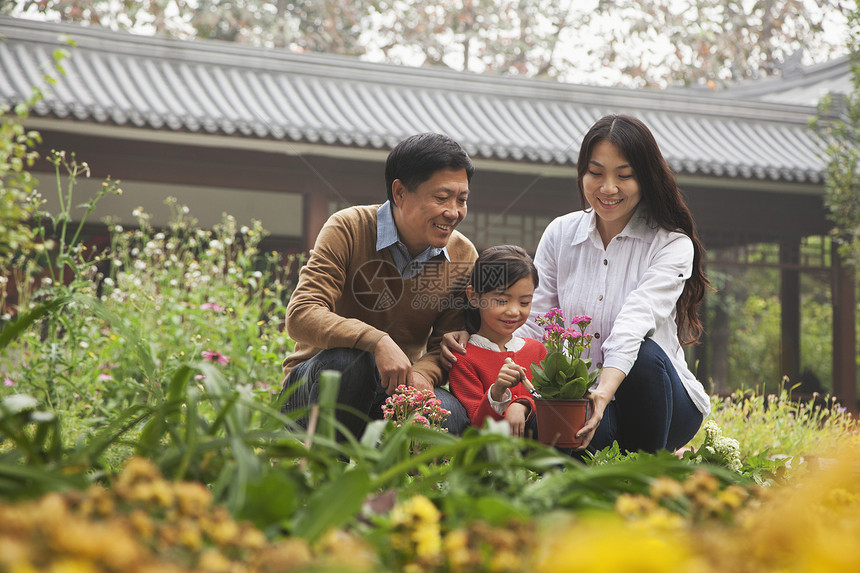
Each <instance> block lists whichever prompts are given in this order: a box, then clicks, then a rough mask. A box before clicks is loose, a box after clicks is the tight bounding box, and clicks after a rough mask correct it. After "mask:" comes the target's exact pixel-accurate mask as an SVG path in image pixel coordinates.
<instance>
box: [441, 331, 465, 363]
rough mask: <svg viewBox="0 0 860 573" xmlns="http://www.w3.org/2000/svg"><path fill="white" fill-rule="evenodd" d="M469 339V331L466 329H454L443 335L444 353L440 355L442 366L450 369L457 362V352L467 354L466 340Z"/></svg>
mask: <svg viewBox="0 0 860 573" xmlns="http://www.w3.org/2000/svg"><path fill="white" fill-rule="evenodd" d="M468 341H469V333H468V332H466V331H465V330H452V331H451V332H446V333H445V334H443V335H442V342H441V343H440V346H441V347H442V353H441V354H440V355H439V359H440V360H439V361H440V362H441V363H442V368H444V369H445V370H450V369H451V367H452V366H454V363H455V362H457V356H456V355H457V354H466V342H468Z"/></svg>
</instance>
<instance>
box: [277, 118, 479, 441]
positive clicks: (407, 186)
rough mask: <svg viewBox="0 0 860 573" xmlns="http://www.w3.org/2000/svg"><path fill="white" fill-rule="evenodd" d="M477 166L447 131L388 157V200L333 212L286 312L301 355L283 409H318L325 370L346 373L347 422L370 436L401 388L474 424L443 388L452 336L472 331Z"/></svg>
mask: <svg viewBox="0 0 860 573" xmlns="http://www.w3.org/2000/svg"><path fill="white" fill-rule="evenodd" d="M474 169H475V168H474V165H473V164H472V161H471V159H470V158H469V156H468V154H467V153H466V152H465V151H464V150H463V148H462V147H460V145H459V144H457V143H456V142H455V141H453V140H452V139H450V138H449V137H447V136H444V135H439V134H434V133H424V134H420V135H415V136H412V137H409V138H407V139H405V140H404V141H402V142H400V143H399V144H398V145H397V147H395V148H394V149H393V150H392V151H391V153H390V154H389V156H388V160H387V162H386V166H385V185H386V189H387V193H388V200H387V201H386V202H385V203H383V204H382V205H369V206H357V207H350V208H348V209H344V210H342V211H339V212H337V213H335V214H334V215H332V216H331V217H330V218H329V220H328V221H327V222H326V224H325V225H324V226H323V228H322V230H321V231H320V234H319V236H318V237H317V241H316V244H315V245H314V248H313V250H312V251H311V253H310V258H309V259H308V262H307V264H306V265H305V266H304V267H303V268H302V270H301V272H300V274H299V282H298V285H297V286H296V290H295V292H294V293H293V295H292V297H291V299H290V303H289V306H288V308H287V330H288V332H289V334H290V336H291V337H292V338H293V339H294V340H295V341H296V347H295V352H293V353H292V354H290V355H289V356H287V358H286V360H284V375H285V379H284V390H283V391H284V392H289V391H290V390H291V389H293V386H294V385H295V384H296V383H297V382H300V381H301V382H302V383H301V385H299V386H298V387H296V388H295V390H294V391H293V392H292V393H291V394H290V396H289V398H288V399H287V401H286V403H285V405H284V410H285V411H291V410H294V409H296V408H300V407H303V406H307V405H308V404H312V403H315V402H316V400H317V398H318V396H319V386H318V384H319V373H320V372H321V371H322V370H337V371H339V372H341V374H342V376H341V384H340V390H339V394H338V403H340V404H343V405H346V406H349V407H350V408H352V409H355V410H357V411H358V412H360V413H362V414H363V416H358V415H355V414H353V413H350V412H348V411H343V410H341V409H339V410H338V414H337V417H338V420H339V421H340V422H342V423H343V424H344V425H345V426H346V427H347V428H348V429H349V430H350V431H351V432H352V433H353V435H355V436H357V437H360V436H361V434H362V432H363V431H364V427H365V424H366V419H367V418H371V419H378V418H381V417H382V409H381V406H382V404H383V403H384V401H385V399H386V397H387V396H388V395H391V394H392V393H393V392H394V390H395V388H396V387H397V386H398V385H400V384H406V385H409V386H412V387H415V388H417V389H419V390H426V391H435V392H436V396H437V397H438V398H439V399H440V400H441V402H442V407H444V408H446V409H448V410H450V411H451V412H452V413H451V416H450V418H449V419H448V422H447V427H448V429H449V430H450V431H452V432H455V433H459V432H461V431H462V429H463V428H464V427H465V426H466V424H467V423H468V417H467V416H466V412H465V410H464V409H463V407H462V405H460V403H459V402H458V401H457V400H456V398H454V396H452V395H451V394H449V393H448V392H446V391H445V390H444V389H442V388H440V386H441V385H443V384H444V383H445V381H446V378H445V372H444V370H443V369H442V367H441V365H440V361H439V354H440V347H439V342H440V340H441V338H442V335H443V334H445V333H446V332H449V331H454V330H460V329H462V328H463V315H462V307H461V305H460V304H458V303H459V299H458V297H457V294H458V290H459V289H460V288H462V286H463V283H464V281H465V280H466V277H468V274H469V272H470V271H471V268H472V265H473V263H474V261H475V259H476V258H477V252H476V251H475V247H474V246H473V245H472V243H471V242H469V240H468V239H466V238H465V237H464V236H463V235H461V234H460V233H459V232H458V231H456V227H457V225H459V224H460V222H461V221H462V220H463V219H464V218H465V217H466V203H467V200H468V197H469V183H470V181H471V179H472V174H473V173H474Z"/></svg>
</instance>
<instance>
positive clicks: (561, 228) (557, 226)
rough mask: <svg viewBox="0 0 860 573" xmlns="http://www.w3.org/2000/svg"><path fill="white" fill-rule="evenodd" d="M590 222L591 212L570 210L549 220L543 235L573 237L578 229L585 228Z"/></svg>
mask: <svg viewBox="0 0 860 573" xmlns="http://www.w3.org/2000/svg"><path fill="white" fill-rule="evenodd" d="M590 222H591V212H586V211H572V212H570V213H566V214H564V215H561V216H559V217H556V218H555V219H553V220H552V221H550V223H549V225H547V226H546V229H545V230H544V236H551V237H558V238H561V237H573V236H574V235H576V233H577V232H579V230H580V229H583V230H587V229H588V225H589V223H590Z"/></svg>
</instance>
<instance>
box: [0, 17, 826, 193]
mask: <svg viewBox="0 0 860 573" xmlns="http://www.w3.org/2000/svg"><path fill="white" fill-rule="evenodd" d="M0 34H2V35H3V36H5V37H6V39H5V40H2V41H0V69H2V72H0V102H2V103H14V102H18V101H21V100H23V99H24V98H26V97H27V96H28V95H29V94H30V93H31V89H32V87H33V86H39V87H41V88H42V89H43V90H44V92H45V95H46V100H45V102H44V103H41V104H39V105H37V106H36V108H35V110H34V111H35V113H36V114H39V115H43V116H55V117H58V118H68V119H69V120H70V121H75V120H79V121H91V122H97V123H105V124H115V125H125V126H129V125H131V126H136V127H139V128H143V129H161V130H171V131H185V132H204V133H212V134H221V135H225V136H230V137H242V138H263V139H287V140H292V141H301V142H307V143H325V144H327V145H333V146H341V147H363V148H374V149H379V148H391V147H393V146H394V145H395V144H396V143H397V142H398V141H400V140H401V139H402V138H403V137H406V136H408V135H410V134H412V133H416V132H421V131H437V132H444V133H447V134H449V135H451V136H452V137H454V138H455V139H457V140H458V141H460V142H461V143H462V144H463V145H464V147H466V149H467V150H468V151H469V152H470V153H471V154H472V155H474V156H475V157H476V158H486V159H495V160H509V161H520V162H530V163H547V164H565V165H571V164H573V165H575V163H576V159H577V153H578V150H579V145H580V143H581V140H582V136H583V135H584V133H585V132H586V130H587V129H588V127H589V126H590V125H591V124H592V123H593V122H594V121H595V120H596V119H597V118H599V117H600V116H602V115H604V114H606V113H630V114H633V115H637V116H639V117H641V118H642V119H643V121H645V122H646V124H648V125H649V127H650V128H651V129H652V131H653V132H654V135H655V137H656V138H657V141H658V142H659V143H660V145H661V148H662V149H663V151H664V154H665V156H666V159H667V161H668V162H669V164H670V166H671V167H672V168H673V169H675V170H676V171H678V172H681V173H686V174H701V175H713V176H729V177H743V178H759V179H773V180H779V181H799V182H813V183H818V182H820V181H821V174H822V172H823V169H824V164H823V160H822V159H821V157H820V156H819V154H818V149H819V147H820V141H819V139H818V138H817V136H816V135H815V134H814V133H813V132H812V131H810V130H809V129H808V127H807V122H808V119H809V118H810V117H811V116H812V115H814V114H815V107H814V106H813V105H810V104H809V102H808V101H803V102H801V104H796V103H786V102H791V101H793V99H792V97H793V94H794V95H796V94H798V93H801V92H802V93H804V94H806V95H807V96H808V95H809V93H810V92H809V90H810V89H812V88H810V87H809V86H808V85H806V84H804V82H803V81H802V80H803V78H801V79H797V77H794V78H792V79H791V80H790V81H788V82H787V83H783V84H780V83H778V82H776V81H771V80H768V81H767V82H763V83H762V84H760V85H758V84H757V85H750V84H747V85H744V86H739V87H737V88H736V89H729V90H724V91H723V92H704V91H702V90H697V89H688V90H679V89H671V90H664V91H652V90H631V89H626V88H605V87H594V86H576V85H569V84H557V83H553V82H549V81H545V80H528V79H519V78H502V77H498V76H481V75H475V74H468V73H458V72H453V71H450V70H441V69H432V68H407V67H403V66H393V65H384V64H372V63H368V62H363V61H359V60H356V59H351V58H342V57H334V56H325V55H319V54H292V53H289V52H285V51H276V50H267V49H261V48H249V47H246V46H238V45H234V44H229V43H221V42H208V41H185V42H181V41H176V40H166V39H162V38H152V37H141V36H133V35H128V34H121V33H114V32H109V31H105V30H101V29H95V28H83V27H77V26H70V25H64V24H49V23H41V22H33V21H27V20H17V19H12V18H8V17H0ZM62 34H66V35H69V36H72V37H74V38H75V40H76V41H77V47H76V48H71V49H70V50H69V51H70V52H71V58H70V59H69V60H67V61H66V62H64V66H65V67H66V69H67V74H66V75H65V76H61V77H59V78H58V81H57V83H56V85H53V86H47V85H46V84H45V82H44V80H43V78H42V74H43V73H44V72H45V70H48V69H50V65H51V63H52V60H53V57H52V52H53V50H54V49H56V48H58V47H63V46H64V44H63V43H62V42H61V40H60V39H59V38H60V36H61V35H62ZM822 78H827V79H828V81H830V83H833V84H835V83H838V78H837V74H836V72H835V71H834V67H833V66H824V67H821V69H817V70H816V71H814V73H810V74H808V76H807V77H806V80H807V81H808V82H809V81H818V80H821V79H822ZM828 85H830V84H828ZM780 86H782V88H783V89H782V91H780V89H781V88H780Z"/></svg>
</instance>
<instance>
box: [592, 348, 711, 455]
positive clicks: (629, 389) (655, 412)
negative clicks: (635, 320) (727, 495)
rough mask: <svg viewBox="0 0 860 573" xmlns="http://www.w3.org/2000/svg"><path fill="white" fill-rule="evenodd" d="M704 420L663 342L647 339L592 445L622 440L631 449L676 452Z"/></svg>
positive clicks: (593, 448)
mask: <svg viewBox="0 0 860 573" xmlns="http://www.w3.org/2000/svg"><path fill="white" fill-rule="evenodd" d="M701 425H702V413H701V412H699V410H698V409H697V408H696V406H695V404H693V401H692V400H691V399H690V396H689V395H688V394H687V390H686V389H685V388H684V385H683V384H682V383H681V379H680V378H679V376H678V372H677V371H676V370H675V367H674V366H673V365H672V362H671V361H670V360H669V357H668V356H667V355H666V353H665V352H664V351H663V349H662V348H660V346H659V345H658V344H657V343H656V342H654V341H653V340H651V339H650V338H646V339H645V341H644V342H643V343H642V346H641V347H640V349H639V355H638V356H637V357H636V362H635V363H634V364H633V368H632V369H631V370H630V373H629V374H627V377H626V378H625V379H624V382H622V383H621V386H619V387H618V391H617V392H616V393H615V400H613V401H612V402H610V403H609V405H608V406H607V407H606V410H605V411H604V413H603V419H602V420H601V421H600V425H599V426H598V427H597V431H595V433H594V438H592V440H591V444H590V445H589V446H588V449H589V450H590V451H597V450H600V449H603V448H605V447H606V446H609V445H611V444H612V442H613V440H617V441H618V445H619V446H620V447H621V448H622V450H627V451H629V452H635V451H639V450H642V451H645V452H652V453H653V452H656V451H657V450H663V449H665V450H670V451H674V450H676V449H678V448H680V447H681V446H683V445H684V444H686V443H687V442H689V441H690V439H691V438H692V437H693V436H694V435H695V434H696V432H697V431H698V430H699V426H701Z"/></svg>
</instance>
